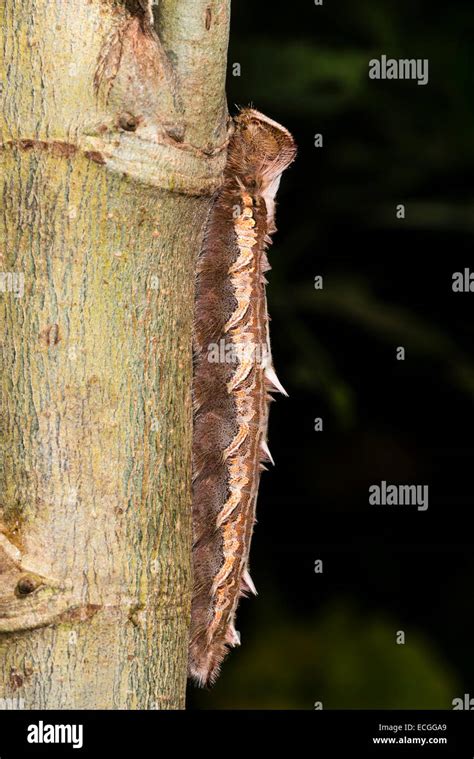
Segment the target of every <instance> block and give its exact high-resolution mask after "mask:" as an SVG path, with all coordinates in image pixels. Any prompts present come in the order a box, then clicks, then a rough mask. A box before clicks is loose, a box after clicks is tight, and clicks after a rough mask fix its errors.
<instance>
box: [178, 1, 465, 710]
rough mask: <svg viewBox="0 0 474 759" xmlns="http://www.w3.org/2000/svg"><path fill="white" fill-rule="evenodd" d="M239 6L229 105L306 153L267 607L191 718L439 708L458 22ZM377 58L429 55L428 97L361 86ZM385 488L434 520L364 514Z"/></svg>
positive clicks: (448, 632) (408, 88)
mask: <svg viewBox="0 0 474 759" xmlns="http://www.w3.org/2000/svg"><path fill="white" fill-rule="evenodd" d="M233 6H234V7H233V19H232V28H231V44H230V52H229V79H228V100H229V108H230V110H231V112H232V113H235V111H236V106H242V105H247V104H249V103H252V104H253V105H254V107H256V108H258V109H259V110H261V111H263V112H264V113H265V114H267V115H268V116H270V117H271V118H273V119H276V120H277V121H280V122H281V123H282V124H284V125H285V126H286V127H287V128H288V129H289V130H290V131H291V132H292V133H293V134H294V136H295V138H296V141H297V143H298V146H299V155H298V160H297V162H296V163H295V164H294V165H293V166H292V167H291V168H290V169H289V170H288V171H287V172H286V174H285V175H284V177H283V180H282V186H281V190H280V193H279V196H278V200H279V208H278V214H277V223H278V227H279V232H278V234H277V235H275V237H274V245H273V246H272V248H271V250H270V262H271V264H272V266H273V270H272V272H270V273H269V280H270V284H269V286H268V299H269V307H270V313H271V315H272V343H273V352H274V358H275V365H276V368H277V372H278V374H279V376H280V379H281V381H282V382H283V384H284V385H285V386H286V388H287V390H288V391H289V393H290V398H289V399H285V398H283V397H281V396H278V401H277V403H275V404H273V405H272V409H271V422H270V435H269V442H270V448H271V450H272V453H273V456H274V458H275V461H276V467H275V468H274V469H272V470H271V471H270V472H269V473H267V474H264V476H263V480H262V486H261V492H260V496H259V501H258V509H257V512H258V524H257V526H256V530H255V535H254V540H253V545H252V552H251V568H252V576H253V579H254V581H255V583H256V586H257V589H258V590H259V596H258V597H257V598H256V599H254V598H252V599H250V600H244V601H242V603H241V605H240V608H239V612H238V619H237V628H238V629H239V630H240V632H241V635H242V646H241V648H240V649H236V650H234V651H233V652H232V653H231V654H230V656H229V658H228V659H227V661H226V662H225V664H224V666H223V669H222V674H221V677H220V679H219V681H218V682H217V684H216V685H215V687H214V688H213V689H211V690H207V691H198V690H196V689H195V688H193V687H190V689H189V702H188V703H189V707H190V708H193V707H194V708H199V709H206V708H257V709H263V708H305V709H312V708H314V703H315V702H317V701H321V702H322V703H323V706H324V708H325V709H331V708H333V709H339V708H350V709H368V708H402V709H404V708H416V709H422V708H424V709H426V708H443V709H450V708H452V700H453V698H456V697H462V696H463V694H464V693H471V694H472V696H474V651H473V646H474V615H473V585H474V557H473V550H472V542H473V537H472V529H471V524H472V519H471V511H472V495H471V493H472V488H471V480H472V477H473V461H474V455H473V454H474V450H473V443H472V440H473V419H474V414H473V404H474V355H473V341H472V337H473V320H472V307H473V306H472V304H473V300H474V293H459V294H455V293H453V292H452V275H453V273H454V272H456V271H462V270H463V269H464V267H469V266H470V265H471V267H472V269H473V270H474V259H473V255H472V236H473V231H474V213H473V204H472V200H473V190H472V187H473V179H474V176H473V175H474V171H473V169H474V129H473V127H474V94H473V93H474V89H473V78H474V49H473V45H472V40H473V37H474V34H473V33H474V7H473V6H472V4H469V3H467V2H466V3H460V2H456V1H454V0H450V2H449V3H448V2H446V3H443V4H439V5H437V4H436V3H433V2H428V1H426V2H425V1H420V0H418V1H415V0H394V1H393V2H389V1H388V0H370V1H369V0H343V1H341V0H338V1H337V2H336V1H332V2H330V0H324V5H323V6H322V7H318V6H315V5H314V2H313V0H293V1H292V2H288V1H287V0H286V1H285V2H283V1H281V2H277V1H272V2H256V0H234V3H233ZM382 54H386V55H387V56H388V57H393V58H428V59H429V61H430V69H429V74H430V80H429V84H428V85H427V86H419V85H417V83H416V82H415V81H373V80H370V79H369V77H368V62H369V60H370V59H371V58H373V57H377V58H379V57H380V56H381V55H382ZM235 62H239V63H240V64H241V68H242V71H241V76H240V77H234V76H232V64H233V63H235ZM316 133H322V134H323V139H324V147H323V148H322V149H321V148H320V149H317V148H315V147H314V135H315V134H316ZM399 203H404V204H405V206H406V219H405V220H397V219H396V206H397V204H399ZM316 275H323V277H324V289H323V291H316V290H315V289H314V285H313V280H314V277H315V276H316ZM397 346H403V347H405V350H406V359H405V361H397V360H396V348H397ZM315 417H322V418H323V424H324V431H323V432H315V431H314V419H315ZM382 479H384V480H386V481H387V482H388V483H394V484H420V485H424V484H427V485H429V496H430V501H429V508H428V511H426V512H418V511H417V510H416V506H370V505H369V503H368V488H369V486H370V485H371V484H377V483H380V481H381V480H382ZM317 559H322V560H323V562H324V572H323V574H315V573H314V562H315V560H317ZM397 631H404V633H405V636H406V643H405V645H397V643H396V635H397Z"/></svg>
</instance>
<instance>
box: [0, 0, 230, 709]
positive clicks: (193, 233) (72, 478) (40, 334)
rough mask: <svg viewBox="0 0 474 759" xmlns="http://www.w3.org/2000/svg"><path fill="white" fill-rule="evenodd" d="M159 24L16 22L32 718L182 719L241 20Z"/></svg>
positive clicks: (12, 157)
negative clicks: (201, 429) (193, 479)
mask: <svg viewBox="0 0 474 759" xmlns="http://www.w3.org/2000/svg"><path fill="white" fill-rule="evenodd" d="M152 11H153V7H152V3H147V2H145V0H143V1H142V0H140V1H139V0H124V1H123V2H118V1H117V2H113V1H112V0H90V1H89V2H85V1H84V0H68V1H67V2H65V1H64V0H5V2H4V3H3V4H2V5H1V6H0V27H1V29H2V32H1V34H2V37H1V39H0V55H1V56H2V60H1V63H0V70H1V82H2V92H1V102H2V109H1V111H2V113H1V115H0V171H1V184H0V203H1V209H0V210H1V213H0V276H1V277H2V278H1V279H0V340H1V343H0V698H12V697H16V698H22V699H24V705H25V707H26V708H121V709H122V708H132V709H133V708H145V709H150V708H180V707H182V706H183V705H184V691H185V683H186V668H187V641H188V626H189V609H190V590H191V560H190V544H191V534H190V533H191V518H190V466H191V461H190V450H191V433H192V417H191V369H192V367H191V329H192V315H193V292H194V261H195V256H196V253H197V251H198V250H199V247H200V244H201V239H202V234H203V229H204V225H205V221H206V217H207V213H208V210H209V204H210V196H211V193H212V192H213V191H214V190H215V189H216V188H217V187H218V186H219V183H220V181H221V173H222V169H223V166H224V162H225V149H226V142H227V112H226V107H225V98H224V79H225V65H226V47H227V36H228V23H229V3H228V2H226V1H224V0H219V2H217V1H214V2H213V1H212V0H207V2H201V1H200V0H168V1H166V0H162V2H160V4H159V5H158V6H157V7H156V8H155V18H154V20H155V22H156V29H158V30H159V36H158V35H157V34H156V31H155V29H154V27H153V26H152V23H151V20H152ZM160 39H161V40H162V41H163V44H162V42H161V41H160ZM193 94H194V96H193Z"/></svg>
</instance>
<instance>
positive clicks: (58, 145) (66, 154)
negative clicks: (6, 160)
mask: <svg viewBox="0 0 474 759" xmlns="http://www.w3.org/2000/svg"><path fill="white" fill-rule="evenodd" d="M6 148H17V149H19V150H43V151H45V152H48V153H51V154H52V155H54V156H57V157H59V158H72V156H74V155H75V154H76V153H77V150H78V148H77V146H76V145H73V144H72V143H70V142H61V141H60V140H51V141H46V140H8V141H7V142H2V143H0V150H5V149H6Z"/></svg>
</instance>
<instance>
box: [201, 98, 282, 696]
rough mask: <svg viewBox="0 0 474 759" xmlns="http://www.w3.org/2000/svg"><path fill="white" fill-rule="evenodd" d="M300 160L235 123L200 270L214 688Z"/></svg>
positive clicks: (247, 512)
mask: <svg viewBox="0 0 474 759" xmlns="http://www.w3.org/2000/svg"><path fill="white" fill-rule="evenodd" d="M295 155H296V147H295V143H294V140H293V137H292V136H291V134H290V133H289V132H288V131H287V130H286V129H285V128H284V127H282V126H281V125H280V124H277V123H276V122H275V121H272V120H271V119H269V118H267V117H266V116H264V115H263V114H261V113H259V112H258V111H256V110H254V109H252V108H245V109H243V110H241V111H240V113H239V114H238V115H237V116H236V117H235V119H234V131H233V135H232V137H231V140H230V143H229V147H228V156H227V163H226V168H225V172H224V180H223V184H222V187H221V189H220V190H219V192H218V195H217V197H216V198H215V200H214V203H213V205H212V208H211V211H210V216H209V220H208V224H207V229H206V233H205V238H204V242H203V246H202V250H201V253H200V255H199V258H198V262H197V276H196V303H195V319H194V337H193V343H194V345H193V351H194V378H193V413H194V428H193V506H192V511H193V573H194V584H193V598H192V607H191V632H190V645H189V674H190V677H192V678H193V679H194V680H195V681H196V682H197V684H199V685H201V686H204V685H210V684H212V683H213V682H214V681H215V679H216V678H217V676H218V673H219V669H220V665H221V663H222V661H223V659H224V658H225V656H226V654H227V653H228V651H229V649H230V648H231V647H233V646H236V645H239V644H240V636H239V633H238V632H237V630H236V629H235V624H234V620H235V613H236V609H237V605H238V602H239V599H240V597H242V596H245V595H247V594H248V593H254V594H256V590H255V587H254V584H253V582H252V580H251V577H250V574H249V569H248V560H249V550H250V541H251V537H252V532H253V526H254V522H255V505H256V499H257V493H258V487H259V480H260V473H261V471H262V470H263V469H265V466H264V462H267V461H271V462H272V463H273V461H272V458H271V455H270V451H269V449H268V445H267V424H268V410H269V402H270V401H271V400H272V395H271V393H272V392H273V391H278V392H281V393H284V394H285V395H286V392H285V390H284V388H283V387H282V385H281V383H280V382H279V380H278V378H277V375H276V374H275V370H274V368H273V363H272V356H271V348H270V339H269V319H268V313H267V302H266V296H265V285H266V283H267V280H266V279H265V272H266V271H268V270H269V269H270V266H269V263H268V258H267V255H266V249H267V247H268V245H269V244H270V243H271V235H272V234H273V233H274V232H275V231H276V227H275V195H276V192H277V190H278V187H279V184H280V178H281V175H282V173H283V171H284V170H285V169H286V168H287V167H288V166H289V165H290V163H291V162H292V161H293V160H294V158H295Z"/></svg>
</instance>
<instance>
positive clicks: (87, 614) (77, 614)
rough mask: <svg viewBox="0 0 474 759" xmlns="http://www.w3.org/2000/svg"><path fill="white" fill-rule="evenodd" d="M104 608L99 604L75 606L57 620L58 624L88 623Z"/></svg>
mask: <svg viewBox="0 0 474 759" xmlns="http://www.w3.org/2000/svg"><path fill="white" fill-rule="evenodd" d="M101 608H102V606H100V605H99V604H86V605H85V606H74V607H73V608H72V609H68V610H67V611H65V612H63V613H62V614H60V615H59V617H58V618H57V620H56V621H57V622H59V623H64V622H71V623H74V622H86V621H87V620H88V619H91V618H92V617H94V616H95V615H96V614H97V612H98V611H100V610H101Z"/></svg>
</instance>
